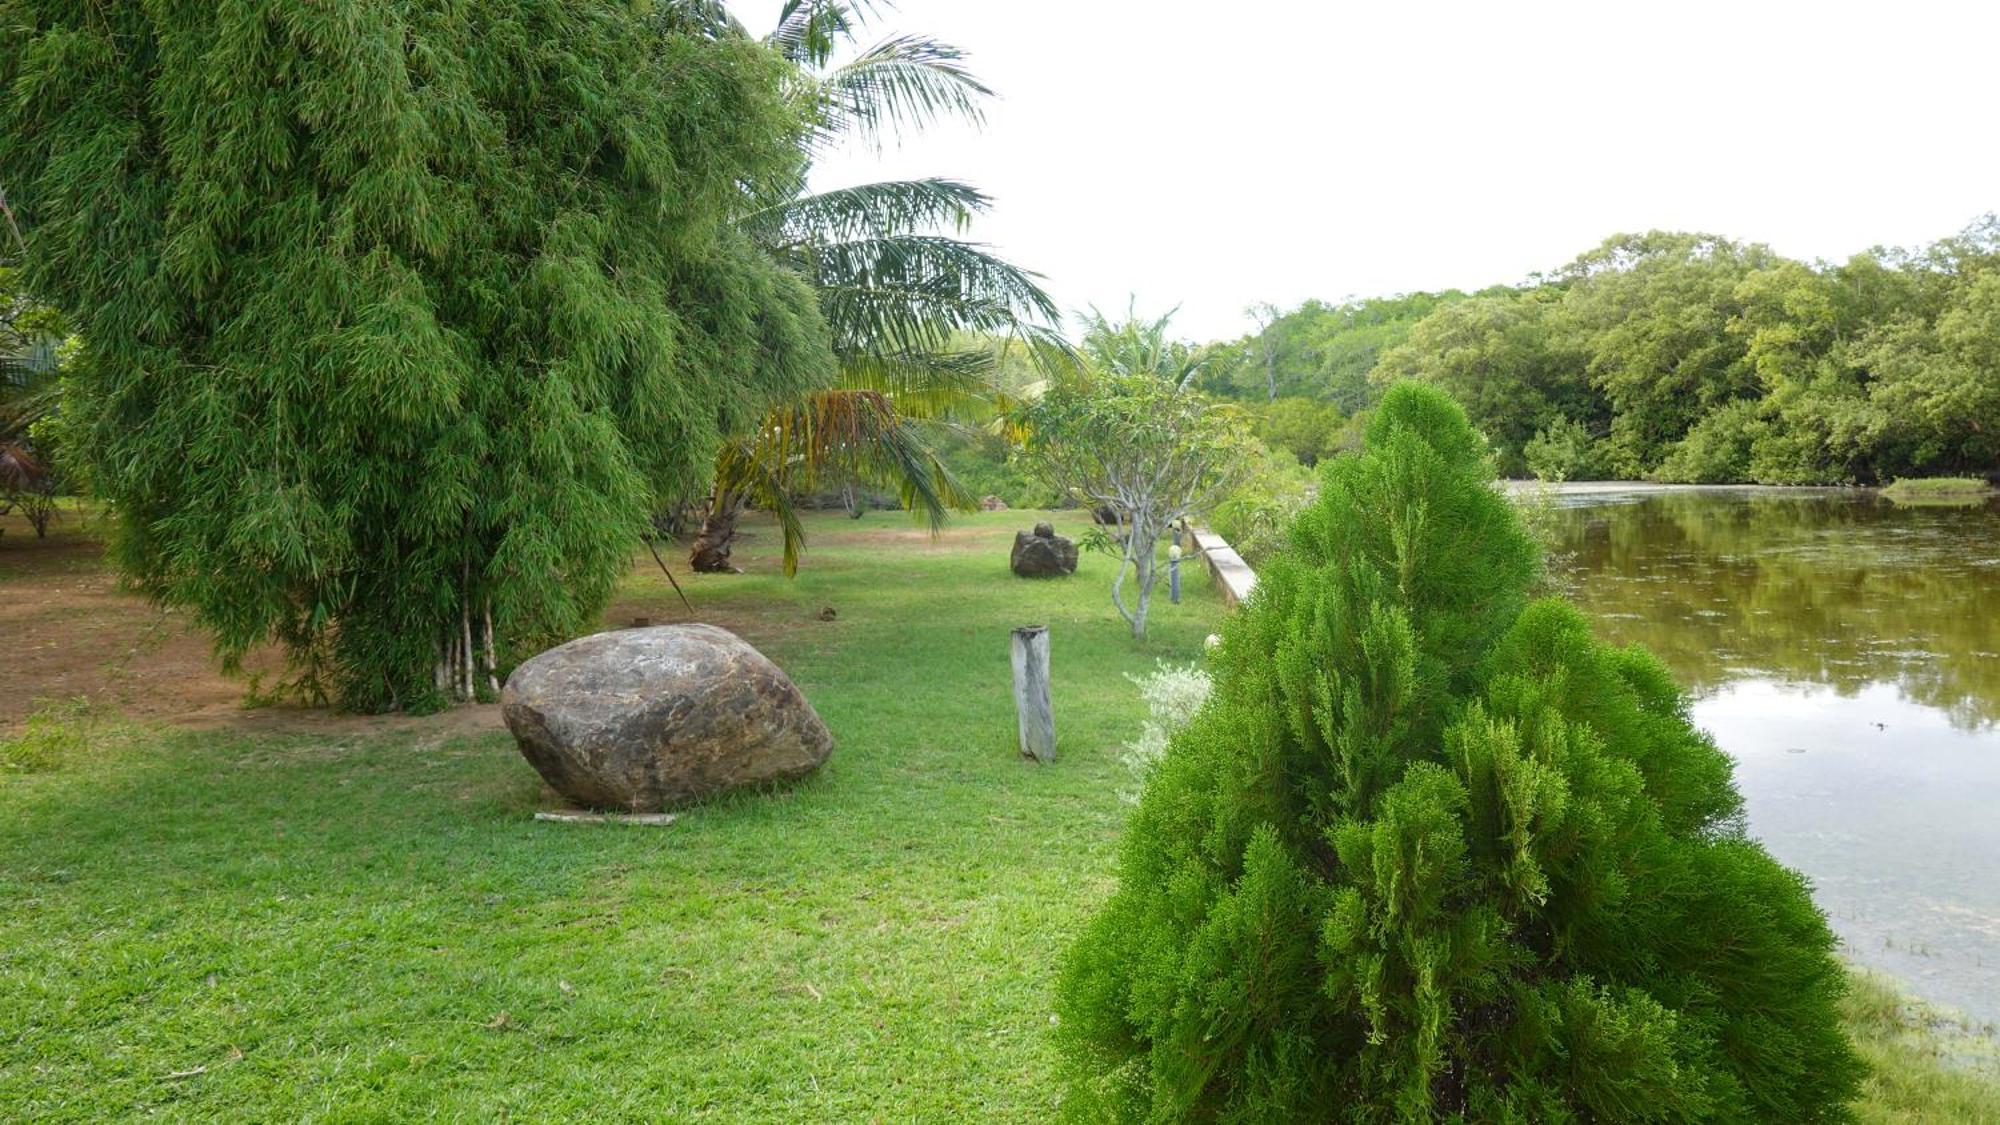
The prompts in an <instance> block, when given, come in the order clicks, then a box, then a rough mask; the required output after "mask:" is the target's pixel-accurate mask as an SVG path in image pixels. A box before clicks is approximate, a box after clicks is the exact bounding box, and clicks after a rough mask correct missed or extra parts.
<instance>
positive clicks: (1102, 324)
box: [1078, 299, 1211, 390]
mask: <svg viewBox="0 0 2000 1125" xmlns="http://www.w3.org/2000/svg"><path fill="white" fill-rule="evenodd" d="M1179 311H1180V310H1179V308H1178V307H1176V308H1172V309H1168V310H1167V311H1166V312H1164V313H1162V314H1160V315H1159V316H1158V317H1155V318H1153V319H1151V320H1148V319H1146V318H1144V317H1142V316H1140V315H1139V310H1138V303H1137V300H1136V299H1135V300H1134V301H1133V302H1132V303H1131V304H1129V305H1128V306H1126V309H1125V317H1124V319H1122V320H1116V321H1114V320H1112V319H1111V318H1109V317H1107V316H1105V315H1104V313H1102V312H1100V311H1098V309H1097V307H1096V306H1095V305H1093V306H1091V308H1090V309H1089V311H1087V312H1085V313H1084V314H1083V315H1082V319H1083V340H1082V342H1081V343H1080V344H1079V345H1078V350H1079V351H1080V352H1081V353H1082V354H1083V358H1084V359H1085V361H1086V362H1087V363H1088V365H1089V366H1090V368H1091V369H1092V370H1095V371H1100V372H1103V373H1105V374H1109V375H1120V376H1123V375H1143V376H1145V377H1147V378H1149V379H1157V380H1159V381H1160V382H1163V383H1165V384H1167V385H1168V386H1170V387H1173V388H1175V389H1176V390H1181V389H1185V388H1187V387H1189V386H1190V385H1191V384H1193V382H1194V381H1195V379H1196V378H1197V377H1198V376H1200V374H1201V373H1202V371H1203V370H1204V369H1205V368H1206V367H1207V365H1208V362H1209V359H1210V358H1211V357H1210V355H1209V353H1208V352H1207V351H1206V350H1204V349H1201V348H1197V347H1195V346H1194V345H1192V344H1189V343H1187V342H1186V341H1183V340H1176V339H1174V337H1173V332H1172V325H1173V320H1174V314H1175V313H1176V312H1179Z"/></svg>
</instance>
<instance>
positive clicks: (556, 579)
mask: <svg viewBox="0 0 2000 1125" xmlns="http://www.w3.org/2000/svg"><path fill="white" fill-rule="evenodd" d="M647 7H649V6H641V5H632V4H626V3H622V2H613V0H585V2H577V0H489V2H483V3H479V4H430V3H416V2H402V0H392V2H382V3H361V2H358V0H330V2H328V3H321V4H300V3H294V2H292V0H240V2H236V3H230V4H221V5H203V4H114V5H105V4H99V3H87V2H82V0H0V92H4V97H0V182H4V183H6V185H7V187H8V189H9V192H10V200H11V202H12V203H13V205H14V210H15V212H16V213H17V214H18V215H19V217H20V220H21V226H22V229H23V232H24V234H25V236H26V242H27V249H28V254H27V274H28V281H29V283H30V287H31V288H32V290H33V291H34V292H36V293H37V294H38V295H41V296H43V297H45V298H47V299H49V300H51V301H52V302H54V303H55V304H57V305H58V306H59V307H61V308H63V309H64V310H65V311H66V312H68V313H69V314H70V315H71V316H72V317H73V318H74V319H75V326H76V327H77V329H78V330H79V331H80V333H81V335H82V337H83V339H84V340H85V341H87V348H86V349H85V352H84V354H83V355H82V356H81V357H80V359H79V361H78V364H77V369H76V372H75V374H74V376H73V379H72V381H73V383H74V389H75V393H74V395H73V396H72V397H71V399H70V400H68V401H67V402H66V403H65V406H64V409H65V412H66V414H68V415H71V416H72V417H73V428H74V429H75V430H76V431H77V432H79V433H81V434H82V435H83V436H84V438H85V445H86V446H87V448H88V450H89V451H90V455H91V459H92V465H91V473H92V478H93V480H94V482H95V484H96V487H97V488H98V489H99V490H100V491H102V492H103V493H104V494H105V495H106V497H107V498H108V499H109V500H110V501H111V502H112V503H113V505H114V506H115V508H116V511H117V513H118V517H119V526H118V534H117V538H116V543H115V557H116V559H117V560H118V562H119V563H120V565H121V566H122V567H123V568H124V569H125V571H126V572H127V573H128V574H130V575H131V576H132V577H133V578H134V579H135V580H136V581H137V583H138V584H139V585H140V586H141V587H142V588H143V589H145V590H146V591H147V592H148V593H150V594H151V595H152V596H153V597H155V598H156V599H158V600H160V601H162V602H166V603H169V604H174V605H180V606H186V607H188V608H190V609H192V610H193V611H194V614H195V616H196V618H197V620H199V621H200V622H201V623H202V624H203V625H205V626H207V627H208V628H209V629H211V630H212V631H213V632H214V634H215V637H216V643H217V647H218V649H219V650H220V652H221V655H222V656H223V658H224V659H225V661H226V662H234V661H236V660H237V659H238V658H240V657H241V656H242V655H243V654H244V653H245V652H246V651H247V650H248V649H249V648H250V647H251V646H253V645H256V644H258V643H260V642H263V641H266V640H276V641H278V642H280V643H281V644H283V645H284V646H285V648H286V649H287V650H288V651H289V652H290V654H291V656H292V658H293V659H294V661H295V662H296V664H297V666H298V668H299V669H300V671H301V674H302V675H301V686H302V687H303V688H304V689H305V690H307V691H315V692H323V693H327V694H330V695H332V696H333V697H335V698H337V699H338V700H339V701H341V702H343V703H346V704H348V705H351V706H355V707H362V708H380V707H394V706H401V707H426V706H435V705H438V704H439V703H441V702H443V701H446V700H450V699H462V698H466V697H469V696H471V695H473V694H475V693H476V692H477V691H478V690H479V689H480V688H481V686H482V685H484V686H486V687H487V688H490V687H491V685H492V683H493V678H494V675H495V673H496V672H497V671H498V669H497V668H496V665H500V664H504V663H505V662H506V661H507V659H508V653H510V652H514V653H518V652H520V651H522V650H523V649H524V648H526V647H529V646H534V645H538V644H541V643H543V642H545V641H547V640H550V639H555V638H559V637H562V636H565V635H569V634H572V633H574V632H575V631H578V630H580V629H583V628H586V627H588V626H589V625H590V624H591V623H592V622H593V620H594V619H595V617H596V615H597V613H598V612H599V610H600V609H601V607H602V605H603V604H604V602H605V600H606V598H607V597H608V595H609V594H610V591H611V587H612V584H613V582H614V581H615V580H616V578H617V576H618V575H619V574H620V573H622V572H623V570H624V569H625V567H626V566H627V565H628V562H629V559H630V549H631V544H632V541H633V539H634V538H635V537H637V536H639V535H640V534H641V532H642V531H643V530H644V529H645V528H646V526H647V515H648V513H649V511H651V510H652V509H653V508H654V507H655V505H656V502H657V499H658V498H659V497H661V496H668V495H678V494H685V493H687V492H689V491H691V490H693V489H694V488H697V487H699V482H700V481H702V480H704V479H705V478H706V477H707V475H708V473H709V471H710V467H711V465H712V458H713V457H714V453H715V450H716V448H717V447H718V445H719V444H720V443H721V441H722V439H723V437H724V435H726V434H730V433H738V432H744V431H747V430H749V429H750V428H751V427H752V426H753V425H754V423H755V420H756V419H758V418H759V417H761V416H762V414H763V412H764V411H765V410H766V409H767V407H768V406H769V405H770V403H771V402H772V401H774V400H775V399H777V398H779V397H783V396H787V395H794V394H797V393H799V392H800V391H802V390H803V389H805V388H807V387H810V386H812V385H814V384H815V383H817V382H820V381H823V380H824V378H825V377H826V376H827V375H828V374H830V371H831V356H830V353H829V351H828V348H827V341H826V334H825V325H824V320H823V318H822V317H821V316H820V315H819V312H818V309H817V305H816V302H815V300H814V298H813V295H812V293H811V291H810V290H809V288H808V287H807V286H806V284H805V283H804V282H803V281H802V280H801V279H800V278H799V277H798V276H797V275H796V274H794V273H792V272H791V271H789V270H787V269H785V268H784V267H782V266H781V265H779V264H778V263H776V262H774V261H773V260H772V259H771V257H770V255H769V254H768V253H765V252H764V251H762V250H761V249H760V248H758V247H757V246H755V245H754V244H753V243H752V242H751V241H750V239H749V238H748V237H747V236H745V235H744V234H743V233H741V232H740V231H738V230H737V229H736V228H735V227H734V226H733V225H732V223H731V220H732V219H733V218H735V217H737V216H739V215H741V214H742V213H744V212H745V211H746V210H749V209H752V208H754V207H755V206H757V205H758V201H759V200H760V199H761V198H764V197H766V195H767V194H768V192H769V191H772V190H776V188H775V185H779V184H784V183H790V182H793V181H794V180H795V178H796V174H797V171H798V166H799V145H800V141H801V137H802V136H803V135H804V132H805V130H806V128H807V127H808V126H809V124H810V123H809V122H808V121H806V120H804V119H802V117H801V115H800V114H799V112H798V108H797V106H796V104H795V103H794V101H793V99H792V97H791V94H790V92H789V89H788V86H787V83H788V82H789V81H790V79H789V73H790V72H789V69H788V67H787V65H786V64H785V63H784V61H783V60H782V59H780V58H779V57H778V56H777V55H776V54H774V53H773V52H772V51H770V50H769V49H768V48H765V47H763V46H761V45H759V44H757V43H755V42H753V41H750V40H747V39H744V38H742V37H735V36H716V35H713V34H709V33H707V32H706V31H705V30H704V29H703V28H702V27H700V26H697V25H696V24H695V23H694V22H690V21H680V22H676V20H674V19H668V18H665V17H664V16H661V15H655V16H650V17H648V16H645V15H643V14H642V13H644V12H645V11H646V9H647ZM489 635H490V636H491V637H492V638H493V640H492V642H490V643H488V642H486V641H485V638H487V637H488V636H489Z"/></svg>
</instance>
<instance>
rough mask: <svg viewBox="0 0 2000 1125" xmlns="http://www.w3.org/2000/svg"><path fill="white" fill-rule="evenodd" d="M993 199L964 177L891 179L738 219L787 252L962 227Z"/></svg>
mask: <svg viewBox="0 0 2000 1125" xmlns="http://www.w3.org/2000/svg"><path fill="white" fill-rule="evenodd" d="M992 202H993V201H992V199H991V198H990V197H988V196H987V195H986V193H984V192H982V191H980V190H979V189H978V188H975V187H973V186H972V185H971V184H968V183H965V182H963V181H960V180H951V179H944V178H941V177H938V178H931V179H923V180H885V181H883V182H880V183H872V184H857V185H855V186H853V187H844V188H835V189H833V190H831V191H823V192H818V193H815V194H812V195H798V196H794V197H792V198H790V199H786V200H783V201H782V202H779V203H774V204H772V205H770V206H767V207H762V208H759V209H758V210H755V211H752V212H750V213H749V214H747V215H745V216H744V217H743V218H742V219H741V220H739V222H738V225H739V226H740V227H741V228H742V229H743V230H744V232H745V233H747V234H749V235H750V236H751V237H752V238H754V239H756V240H757V241H758V243H759V244H761V245H764V246H767V247H770V248H772V249H774V250H777V251H781V252H782V251H785V250H790V249H794V248H797V247H801V246H806V245H810V244H813V243H819V242H830V241H831V242H837V241H843V240H846V239H854V238H884V237H888V236H891V235H896V234H904V233H913V232H918V231H926V230H936V229H939V228H945V229H950V230H953V231H962V230H964V229H965V228H966V226H967V224H969V223H970V222H971V221H972V217H973V216H974V215H976V214H978V213H980V212H982V211H985V210H986V209H987V208H988V207H989V206H991V205H992Z"/></svg>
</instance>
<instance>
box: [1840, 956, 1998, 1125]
mask: <svg viewBox="0 0 2000 1125" xmlns="http://www.w3.org/2000/svg"><path fill="white" fill-rule="evenodd" d="M1844 1012H1845V1015H1846V1017H1847V1026H1848V1032H1849V1034H1851V1035H1852V1036H1853V1038H1854V1045H1855V1047H1856V1048H1857V1049H1858V1050H1859V1052H1860V1054H1861V1057H1862V1058H1863V1059H1864V1060H1865V1061H1866V1062H1867V1063H1868V1066H1869V1070H1870V1071H1871V1072H1872V1073H1871V1075H1870V1077H1869V1079H1868V1081H1867V1084H1866V1085H1865V1086H1864V1087H1863V1091H1862V1102H1861V1106H1860V1110H1861V1113H1860V1116H1861V1120H1862V1121H1864V1122H1869V1123H1875V1122H1881V1123H1885V1125H1886V1123H1890V1122H1897V1123H1902V1122H1908V1123H1912V1125H1914V1123H1917V1122H1942V1121H1963V1122H2000V1084H1996V1083H2000V1053H1996V1045H1995V1041H1994V1038H1993V1028H1991V1027H1986V1026H1975V1025H1973V1024H1971V1023H1969V1022H1967V1021H1965V1020H1963V1019H1959V1018H1957V1017H1954V1016H1951V1015H1949V1014H1946V1013H1943V1012H1940V1011H1938V1010H1936V1009H1934V1008H1931V1007H1929V1006H1928V1005H1925V1004H1922V1003H1920V1002H1917V1001H1913V1000H1911V999H1910V998H1908V997H1907V996H1904V995H1903V994H1902V993H1901V992H1899V991H1897V989H1896V987H1895V985H1894V984H1893V983H1891V982H1889V981H1888V980H1886V979H1884V978H1883V977H1881V976H1878V975H1876V974H1873V973H1863V972H1857V973H1855V974H1854V976H1853V987H1852V988H1851V989H1850V990H1849V992H1848V995H1847V1000H1846V1002H1845V1005H1844Z"/></svg>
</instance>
